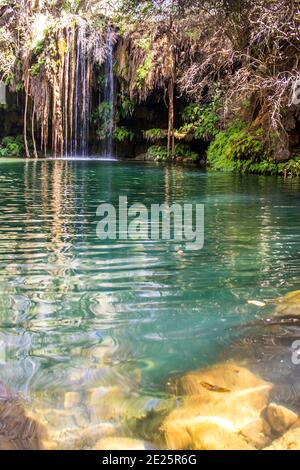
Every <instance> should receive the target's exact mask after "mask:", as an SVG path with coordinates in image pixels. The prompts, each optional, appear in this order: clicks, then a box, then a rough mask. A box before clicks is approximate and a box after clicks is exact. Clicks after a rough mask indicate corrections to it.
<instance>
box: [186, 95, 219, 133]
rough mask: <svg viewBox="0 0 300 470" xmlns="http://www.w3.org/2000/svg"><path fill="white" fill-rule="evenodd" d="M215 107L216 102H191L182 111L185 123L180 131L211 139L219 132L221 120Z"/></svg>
mask: <svg viewBox="0 0 300 470" xmlns="http://www.w3.org/2000/svg"><path fill="white" fill-rule="evenodd" d="M215 108H216V107H215V104H214V103H211V104H208V105H199V104H196V103H191V104H189V105H188V106H186V108H185V109H184V111H183V113H182V119H183V121H184V125H183V126H182V127H181V128H180V129H179V130H178V132H179V133H186V134H190V135H193V137H194V138H195V139H204V140H211V139H212V138H213V137H215V136H216V134H217V133H218V124H219V120H220V118H219V116H218V115H217V113H216V109H215Z"/></svg>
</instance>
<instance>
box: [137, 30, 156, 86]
mask: <svg viewBox="0 0 300 470" xmlns="http://www.w3.org/2000/svg"><path fill="white" fill-rule="evenodd" d="M138 46H139V47H140V48H141V49H142V50H143V51H144V52H145V53H146V56H145V59H144V62H143V63H142V64H141V65H140V66H139V67H138V68H137V71H136V85H137V87H138V88H139V89H141V88H142V87H143V85H144V82H145V80H146V78H147V75H148V74H149V72H150V70H151V67H152V61H153V53H152V51H151V38H150V37H149V36H144V37H142V38H141V39H140V40H139V43H138Z"/></svg>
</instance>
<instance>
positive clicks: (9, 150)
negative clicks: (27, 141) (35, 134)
mask: <svg viewBox="0 0 300 470" xmlns="http://www.w3.org/2000/svg"><path fill="white" fill-rule="evenodd" d="M23 154H24V141H23V136H17V137H12V136H8V137H4V139H3V140H2V142H1V146H0V157H21V156H22V155H23Z"/></svg>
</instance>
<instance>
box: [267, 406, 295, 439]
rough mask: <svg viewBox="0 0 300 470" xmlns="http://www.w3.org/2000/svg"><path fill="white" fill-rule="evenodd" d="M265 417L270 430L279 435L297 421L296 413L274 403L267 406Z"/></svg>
mask: <svg viewBox="0 0 300 470" xmlns="http://www.w3.org/2000/svg"><path fill="white" fill-rule="evenodd" d="M266 416H267V419H268V422H269V423H270V426H271V428H272V429H273V430H274V431H275V432H277V433H280V434H281V433H283V432H284V431H286V430H287V429H289V428H290V427H291V426H292V425H293V424H295V423H296V421H297V420H298V415H297V414H296V413H294V412H293V411H292V410H289V409H288V408H285V407H284V406H280V405H277V404H276V403H270V404H269V405H268V407H267V410H266Z"/></svg>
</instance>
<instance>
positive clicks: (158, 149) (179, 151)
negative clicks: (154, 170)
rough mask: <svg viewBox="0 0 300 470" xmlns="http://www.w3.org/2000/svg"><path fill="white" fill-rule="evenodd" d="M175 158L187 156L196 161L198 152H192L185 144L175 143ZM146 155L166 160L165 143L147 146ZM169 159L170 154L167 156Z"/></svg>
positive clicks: (156, 159) (152, 158)
mask: <svg viewBox="0 0 300 470" xmlns="http://www.w3.org/2000/svg"><path fill="white" fill-rule="evenodd" d="M174 153H175V159H176V158H189V159H191V160H193V161H196V160H197V158H198V154H197V153H195V152H192V151H191V150H190V148H189V147H188V146H187V145H183V144H176V145H175V152H174ZM147 154H148V157H149V158H150V159H151V160H155V161H166V160H168V150H167V147H166V146H165V145H152V146H151V147H149V148H148V152H147ZM169 159H171V156H170V157H169Z"/></svg>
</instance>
